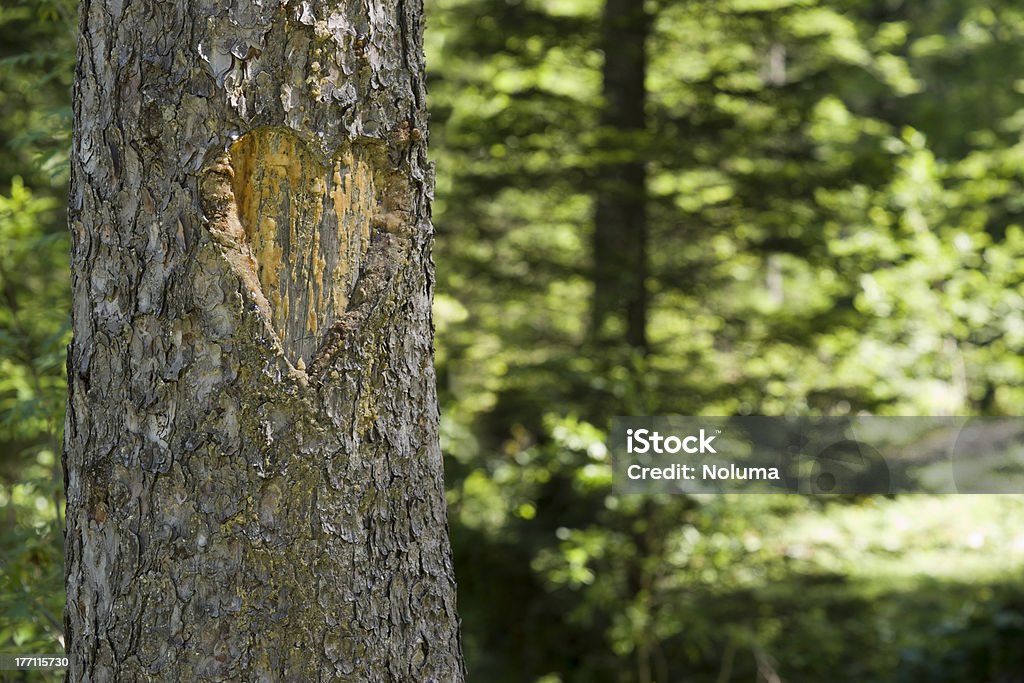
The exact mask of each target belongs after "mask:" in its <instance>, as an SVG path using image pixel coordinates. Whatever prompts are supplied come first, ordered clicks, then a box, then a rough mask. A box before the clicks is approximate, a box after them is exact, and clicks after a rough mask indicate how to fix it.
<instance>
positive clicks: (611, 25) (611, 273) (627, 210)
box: [591, 0, 651, 349]
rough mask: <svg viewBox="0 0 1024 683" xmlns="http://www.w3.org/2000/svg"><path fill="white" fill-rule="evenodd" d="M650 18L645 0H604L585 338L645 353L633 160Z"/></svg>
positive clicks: (643, 246)
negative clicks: (598, 160) (601, 132)
mask: <svg viewBox="0 0 1024 683" xmlns="http://www.w3.org/2000/svg"><path fill="white" fill-rule="evenodd" d="M650 24H651V17H650V14H649V13H648V12H647V10H646V9H645V8H644V2H643V0H606V2H605V6H604V16H603V25H602V46H603V49H604V70H603V94H604V109H603V110H602V112H601V123H602V125H603V126H604V128H605V131H606V134H607V135H608V140H607V141H606V145H605V147H604V151H605V154H606V157H607V158H606V159H605V161H604V163H603V164H602V165H601V167H600V169H599V177H598V182H597V198H596V203H595V207H596V208H595V213H594V241H593V260H594V270H593V276H594V278H593V279H594V297H593V303H592V306H591V337H592V338H593V339H594V340H595V341H597V342H599V343H608V342H612V343H625V344H627V345H629V346H631V347H634V348H638V349H644V348H646V346H647V332H646V327H647V286H646V279H647V175H646V170H645V168H644V161H643V159H642V157H641V155H640V154H638V153H637V150H636V149H635V145H636V142H637V135H638V134H639V133H642V132H643V131H644V128H645V127H646V122H647V119H646V114H645V112H644V105H645V102H646V88H645V84H644V79H645V78H646V74H647V56H646V45H647V36H648V34H649V33H650Z"/></svg>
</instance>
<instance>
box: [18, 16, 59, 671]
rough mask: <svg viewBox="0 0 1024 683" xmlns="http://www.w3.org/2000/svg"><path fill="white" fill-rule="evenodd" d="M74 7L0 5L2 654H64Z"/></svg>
mask: <svg viewBox="0 0 1024 683" xmlns="http://www.w3.org/2000/svg"><path fill="white" fill-rule="evenodd" d="M75 14H76V6H75V3H72V2H70V1H68V0H33V1H31V2H15V3H7V4H5V5H4V6H3V7H2V8H0V148H2V152H3V153H2V154H0V455H2V457H0V517H2V518H3V522H2V528H3V530H4V531H3V533H0V651H2V652H8V653H12V652H13V653H31V652H36V653H59V652H62V651H63V640H64V637H63V632H64V626H63V612H64V591H63V579H64V561H63V513H64V511H63V508H64V501H63V475H62V473H61V464H60V453H61V432H62V426H63V421H64V401H65V396H66V387H67V382H66V377H65V370H64V361H65V349H66V347H67V343H68V341H69V339H70V328H69V324H68V321H69V317H70V315H69V309H70V296H69V293H70V292H69V273H68V265H67V263H68V258H67V254H68V248H69V245H68V235H67V227H66V223H65V221H64V208H63V204H64V191H63V185H64V183H65V182H66V179H67V149H68V143H69V140H70V129H71V126H70V83H71V77H72V72H73V69H72V64H73V60H74V34H73V25H74V23H75V20H74V17H75ZM52 677H53V675H52V674H33V673H29V672H22V675H21V678H18V679H16V680H47V679H52ZM5 680H6V679H5ZM12 680H15V679H12Z"/></svg>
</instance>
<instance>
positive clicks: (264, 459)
mask: <svg viewBox="0 0 1024 683" xmlns="http://www.w3.org/2000/svg"><path fill="white" fill-rule="evenodd" d="M422 24H423V20H422V3H421V2H420V1H419V0H301V1H296V0H263V2H260V1H259V0H239V1H238V2H232V3H221V2H214V1H213V0H193V1H192V2H178V1H175V2H167V1H164V0H161V1H157V0H139V1H137V2H123V0H111V1H110V2H98V1H97V0H84V2H83V3H82V6H81V38H80V46H79V58H78V67H77V78H76V86H75V135H74V148H73V152H72V176H73V177H72V189H71V197H70V223H71V230H72V233H73V248H72V268H73V280H74V282H73V287H74V341H73V343H72V344H71V347H70V350H69V359H68V375H69V381H70V391H69V404H68V412H67V427H66V442H65V452H64V459H65V477H66V489H67V501H68V514H67V532H66V554H67V558H66V559H67V591H68V602H67V613H66V627H67V637H68V641H67V647H68V653H69V656H70V657H71V661H72V669H71V679H72V680H75V681H109V680H126V681H127V680H131V681H135V680H174V681H179V680H180V681H189V680H254V681H255V680H259V681H307V680H308V681H325V680H346V681H348V680H351V681H439V682H440V681H460V680H462V678H463V673H462V664H461V653H460V647H459V642H458V629H457V617H456V611H455V590H454V583H453V573H452V567H451V560H450V549H449V543H448V538H447V528H446V513H445V506H444V491H443V483H442V473H441V455H440V451H439V446H438V435H437V419H438V414H437V399H436V394H435V386H434V372H433V365H432V359H433V347H432V328H431V322H430V303H431V297H432V293H433V270H432V265H431V261H430V245H431V236H432V229H431V224H430V207H429V198H430V194H431V182H432V171H431V169H430V167H429V166H428V164H427V162H426V146H425V137H426V135H425V130H426V111H425V94H424V82H423V79H424V76H423V56H422V35H421V28H422Z"/></svg>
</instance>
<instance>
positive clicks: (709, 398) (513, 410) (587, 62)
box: [0, 0, 1024, 683]
mask: <svg viewBox="0 0 1024 683" xmlns="http://www.w3.org/2000/svg"><path fill="white" fill-rule="evenodd" d="M426 4H427V10H428V29H427V42H428V64H429V67H430V70H431V72H430V84H431V109H432V112H433V123H432V126H431V136H432V137H431V148H432V153H433V156H434V158H435V159H436V161H437V192H436V194H437V200H436V202H435V205H434V213H435V226H436V229H437V243H436V247H435V259H436V261H437V264H438V268H437V277H438V286H437V300H436V306H435V319H436V324H437V334H438V338H437V363H438V371H439V372H438V374H439V380H440V387H439V389H440V393H441V397H442V401H443V404H444V405H443V417H442V429H443V445H444V449H445V453H446V456H447V463H446V466H447V473H448V478H449V488H448V495H449V501H450V505H451V517H450V521H451V525H452V534H453V544H454V548H455V552H456V571H457V574H458V577H459V589H460V609H461V611H462V615H463V620H464V638H465V647H466V653H467V660H468V666H469V670H470V678H471V679H472V680H477V681H494V682H496V683H502V682H505V681H508V682H511V681H538V682H543V683H554V682H556V681H564V682H569V681H588V682H589V681H595V682H600V681H623V682H634V683H648V682H651V681H660V682H662V683H664V682H666V681H680V680H692V681H709V682H710V681H715V682H721V681H730V680H737V681H738V680H763V681H775V680H779V681H818V680H829V681H863V680H887V681H951V682H952V681H964V680H972V681H989V682H993V683H994V682H997V681H999V682H1002V681H1011V680H1019V679H1020V678H1021V677H1024V648H1022V647H1021V645H1022V644H1024V590H1022V589H1024V585H1022V583H1021V570H1022V568H1024V531H1021V524H1020V520H1021V519H1022V513H1024V501H1022V500H1021V499H1019V498H1018V497H1012V496H1002V497H970V496H964V497H953V496H951V497H934V496H905V497H901V498H879V497H858V498H851V499H842V500H831V499H830V500H827V501H826V500H821V499H809V498H802V497H796V496H769V497H759V496H738V497H729V496H710V497H699V496H694V497H672V498H667V497H635V496H616V495H614V494H613V493H612V490H611V479H610V476H611V475H610V467H609V463H608V454H607V451H606V449H605V446H604V443H605V436H606V430H607V429H608V426H609V421H610V418H611V417H612V416H614V415H623V414H626V415H629V414H633V415H644V414H672V413H675V414H691V415H742V414H764V415H781V414H825V415H845V414H851V413H857V412H860V411H869V412H871V413H875V414H889V415H898V414H921V415H943V414H983V415H984V414H992V415H1019V414H1020V413H1021V409H1022V406H1024V359H1022V353H1021V351H1022V348H1024V260H1022V258H1021V257H1022V255H1024V229H1022V227H1021V225H1022V224H1024V220H1022V212H1024V200H1022V198H1024V187H1022V183H1024V170H1022V169H1024V139H1022V131H1024V80H1021V76H1020V75H1021V74H1022V73H1024V63H1022V62H1024V9H1021V8H1019V7H1017V3H1013V2H1010V1H1009V0H943V1H942V2H940V1H938V0H917V1H915V2H909V1H908V0H837V1H834V2H823V1H819V0H722V1H721V2H715V3H708V2H697V1H695V0H687V1H684V0H675V1H673V0H426ZM74 13H75V7H74V5H73V4H72V3H71V2H70V1H66V0H48V1H44V0H30V1H26V2H20V3H13V4H12V3H9V4H8V5H6V6H5V7H4V8H3V9H2V10H0V46H2V47H0V50H2V55H0V60H2V61H0V81H2V88H0V99H2V101H0V142H2V144H3V147H4V151H5V154H4V155H0V197H2V199H0V235H2V242H0V286H2V294H3V297H4V299H3V305H2V306H0V367H2V368H3V371H2V372H0V428H2V431H0V452H2V453H3V454H4V455H5V457H4V459H3V462H2V467H0V477H2V479H0V487H2V488H0V508H2V510H3V515H4V519H5V521H6V522H7V523H6V524H5V526H4V527H3V531H2V533H0V553H2V554H0V562H2V563H3V564H2V567H3V575H2V581H3V583H2V584H0V650H3V651H18V652H25V651H28V650H36V651H45V650H51V651H52V650H56V649H58V648H59V642H58V641H57V638H58V637H59V632H60V624H59V622H60V616H59V615H60V612H61V605H62V597H61V595H60V593H61V583H60V582H61V578H62V569H61V565H60V552H61V551H60V537H59V533H57V531H58V529H59V524H60V519H61V507H60V506H61V502H60V500H59V492H60V489H61V480H60V476H59V462H58V461H57V457H58V452H59V443H60V425H61V423H62V420H63V417H62V415H63V400H64V397H63V391H64V385H63V382H64V379H63V362H62V353H63V348H64V345H65V344H66V342H67V338H66V329H67V326H66V321H67V317H68V310H67V306H68V304H67V300H68V299H67V293H66V289H67V277H66V272H65V271H66V249H67V246H66V244H67V243H66V241H65V240H66V237H65V231H66V227H65V225H64V222H63V211H62V204H63V196H64V184H65V181H66V178H65V176H64V174H65V172H66V171H65V169H66V163H65V161H66V155H65V152H64V150H66V148H67V145H68V139H69V131H68V120H69V119H68V116H67V107H68V99H69V83H70V79H71V72H72V66H71V65H72V64H73V24H74V21H73V19H72V16H73V14H74ZM39 46H45V49H43V50H40V49H39Z"/></svg>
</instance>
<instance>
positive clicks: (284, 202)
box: [229, 128, 379, 365]
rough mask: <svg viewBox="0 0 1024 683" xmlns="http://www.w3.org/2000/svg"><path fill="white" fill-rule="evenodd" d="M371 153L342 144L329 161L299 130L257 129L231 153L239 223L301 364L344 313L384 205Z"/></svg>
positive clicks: (284, 339) (275, 316) (291, 353)
mask: <svg viewBox="0 0 1024 683" xmlns="http://www.w3.org/2000/svg"><path fill="white" fill-rule="evenodd" d="M374 158H375V155H374V154H373V153H372V152H367V151H364V150H361V149H359V148H357V147H355V146H346V148H345V149H343V150H341V151H339V153H338V154H337V155H335V157H334V159H332V160H330V161H328V162H327V163H325V162H324V161H323V160H322V158H321V157H320V155H319V154H317V153H316V152H315V151H314V150H311V149H310V148H309V146H308V145H306V144H305V143H304V142H303V141H302V140H300V139H299V138H298V137H297V136H296V135H294V134H293V133H291V132H289V131H286V130H283V129H282V130H279V129H269V128H265V129H257V130H254V131H252V132H249V133H247V134H245V135H243V136H242V137H240V138H239V139H238V140H237V141H235V143H234V144H233V145H231V148H230V150H229V162H230V164H231V167H232V169H233V171H234V174H233V177H232V190H233V193H234V199H235V202H236V205H237V209H238V217H239V221H240V223H241V225H242V228H243V230H244V232H245V236H246V238H247V240H248V243H249V246H250V248H251V250H252V254H253V257H254V258H255V262H256V270H257V275H258V278H259V282H260V285H261V288H262V291H263V294H264V295H265V296H266V299H267V301H268V302H269V307H270V316H271V322H272V324H273V327H274V330H275V331H276V332H277V334H278V337H279V338H280V339H281V343H282V345H283V347H284V350H285V353H286V355H287V356H288V358H289V360H291V361H292V362H293V363H295V364H296V365H298V364H300V363H301V365H306V364H308V363H309V362H310V360H311V359H312V356H313V353H314V352H315V351H316V348H317V346H318V344H319V341H320V337H321V335H322V333H323V331H324V330H326V329H327V328H328V327H330V325H331V324H332V323H333V322H334V321H336V320H337V319H338V318H340V317H341V315H342V314H343V313H344V312H345V309H346V307H347V306H348V302H349V298H350V296H351V294H352V290H353V288H354V286H355V283H356V279H357V278H358V276H359V270H360V265H361V263H362V261H363V259H364V257H365V255H366V250H367V248H368V246H369V243H370V230H371V226H372V224H373V221H374V217H375V215H376V214H377V212H378V204H379V202H378V198H377V189H376V185H377V183H376V182H375V180H374V178H375V173H374Z"/></svg>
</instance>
